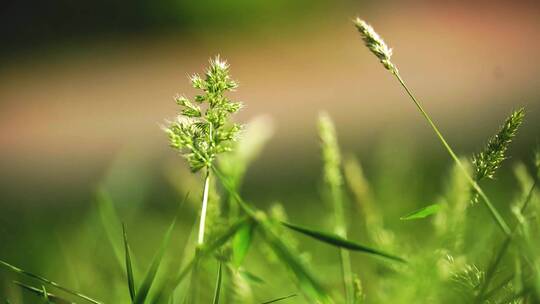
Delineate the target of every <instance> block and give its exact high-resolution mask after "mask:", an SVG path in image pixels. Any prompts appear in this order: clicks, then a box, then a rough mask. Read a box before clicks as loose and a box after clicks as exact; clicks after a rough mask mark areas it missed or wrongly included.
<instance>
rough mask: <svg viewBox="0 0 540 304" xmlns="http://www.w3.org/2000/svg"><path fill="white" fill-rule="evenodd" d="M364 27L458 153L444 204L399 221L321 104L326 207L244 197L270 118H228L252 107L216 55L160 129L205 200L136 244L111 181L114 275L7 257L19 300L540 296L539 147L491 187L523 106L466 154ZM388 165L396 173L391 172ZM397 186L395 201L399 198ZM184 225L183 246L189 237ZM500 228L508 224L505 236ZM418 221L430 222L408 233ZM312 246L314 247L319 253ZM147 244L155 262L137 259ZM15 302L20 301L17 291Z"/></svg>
mask: <svg viewBox="0 0 540 304" xmlns="http://www.w3.org/2000/svg"><path fill="white" fill-rule="evenodd" d="M354 25H355V26H356V28H357V29H358V31H359V32H360V34H361V38H362V40H363V41H364V43H365V45H366V47H367V48H368V49H369V50H370V51H371V52H372V53H373V54H374V55H375V56H376V57H377V58H378V59H379V60H380V61H381V63H382V64H383V67H384V68H385V69H387V70H388V71H389V72H390V73H391V74H392V75H394V76H395V77H396V80H397V81H398V82H399V84H400V85H401V86H402V88H403V89H404V93H405V94H404V95H405V96H406V97H408V98H410V100H411V101H412V102H413V105H414V106H415V107H416V108H417V109H418V110H419V112H420V114H421V115H422V117H423V118H424V119H425V120H426V122H427V123H428V126H429V127H430V128H431V129H432V131H433V132H434V133H435V136H436V137H437V138H438V140H439V141H440V142H441V144H442V145H443V147H444V149H445V150H446V152H447V153H448V154H449V155H450V158H451V160H452V161H453V166H451V167H450V168H449V170H448V173H447V174H446V175H447V176H446V177H442V179H444V180H445V187H444V190H443V191H442V192H441V193H440V194H439V196H438V198H437V199H436V200H434V201H432V202H427V201H418V202H413V203H412V204H410V205H411V207H414V208H411V209H410V210H409V211H408V212H407V213H404V215H401V216H398V217H393V216H389V215H388V211H389V210H388V206H386V208H385V206H384V204H383V202H382V201H380V200H379V199H378V196H377V193H376V192H377V191H378V190H377V189H378V188H377V187H374V185H373V184H374V182H372V181H371V180H370V179H369V178H368V177H367V176H366V175H365V173H364V171H363V168H362V165H361V163H360V162H359V161H358V160H357V159H356V158H355V157H354V156H347V154H346V157H343V154H342V152H341V149H340V147H339V144H338V139H337V134H338V132H337V131H336V128H335V126H334V124H333V122H332V120H331V118H330V116H329V115H328V114H324V113H323V114H321V115H320V116H319V121H318V128H319V137H320V144H321V153H320V154H321V159H322V162H321V163H322V164H321V167H322V169H321V175H322V177H323V178H322V183H321V187H320V190H321V194H322V195H321V200H322V201H325V202H327V203H328V204H326V205H324V204H318V203H317V202H312V203H310V205H301V206H299V208H300V209H301V210H302V213H303V214H304V215H305V216H304V217H303V218H302V221H304V220H306V219H308V220H310V222H309V225H304V224H303V223H300V222H301V219H300V218H299V219H296V218H289V217H288V215H287V212H285V209H284V208H283V206H282V205H281V204H279V203H276V204H274V205H273V206H272V207H271V208H269V209H268V210H267V209H265V208H261V207H258V206H260V204H258V203H257V202H251V201H250V200H248V199H246V198H245V197H244V196H243V195H242V193H241V189H242V182H243V180H244V178H245V174H246V172H247V170H248V167H249V165H250V163H251V162H252V161H253V159H254V158H255V157H256V156H257V154H258V153H259V151H260V150H261V148H262V146H263V145H264V144H265V143H266V141H267V139H268V138H269V137H270V134H271V131H269V128H270V127H269V125H268V123H267V120H264V122H263V123H261V120H256V121H255V122H253V123H250V124H247V125H245V126H243V125H240V124H237V123H235V122H233V121H232V114H234V113H236V112H237V111H239V110H240V109H241V107H242V104H241V103H238V102H235V101H232V100H230V99H229V97H228V94H230V93H232V92H233V91H234V90H235V89H236V88H237V84H236V82H235V81H234V80H232V78H231V77H230V75H229V65H228V64H227V63H226V62H225V61H223V60H222V59H221V58H220V57H219V56H218V57H216V58H214V59H212V60H210V66H209V68H208V70H207V71H206V72H205V74H204V78H202V77H200V76H199V75H194V76H192V77H191V83H192V85H193V87H194V88H195V89H198V90H200V94H199V95H196V96H195V97H194V98H193V102H192V101H190V100H189V99H188V98H186V97H183V96H179V97H177V98H176V102H177V104H178V105H179V107H180V111H179V114H178V117H177V118H176V119H175V120H173V121H171V122H168V123H167V125H166V126H165V127H164V130H165V132H166V133H167V135H168V137H169V140H170V145H171V147H172V148H174V150H175V151H176V152H177V153H179V154H180V155H181V156H182V157H184V158H185V159H186V161H187V165H188V166H187V167H189V169H190V170H191V174H190V175H188V176H186V177H185V179H186V180H188V181H191V182H193V184H200V186H201V187H200V188H201V189H202V191H200V193H201V195H200V200H199V197H198V196H195V197H196V199H195V200H191V198H190V197H189V196H188V195H185V197H184V200H183V201H182V200H179V201H182V203H181V204H180V207H179V210H178V211H177V212H176V213H175V216H174V218H173V219H172V221H170V223H169V225H168V227H167V228H165V229H162V230H164V231H165V232H164V233H163V231H162V232H161V234H162V236H161V235H156V234H155V233H154V234H152V236H151V239H148V240H145V241H144V242H143V243H142V244H144V245H145V247H146V248H141V246H135V245H134V243H132V242H133V240H134V239H141V236H139V235H137V234H136V233H132V232H131V231H132V227H135V229H134V230H137V231H139V232H140V231H144V227H146V226H144V225H143V223H139V222H135V223H130V224H122V223H123V222H125V220H124V219H123V216H122V214H123V213H122V212H119V210H118V207H117V206H116V205H115V203H114V201H113V200H112V198H111V196H110V195H109V194H108V193H107V190H106V189H104V188H102V189H101V190H100V191H99V192H98V195H97V199H96V200H97V204H96V205H97V206H96V212H95V215H96V216H95V217H96V218H98V219H99V220H95V221H89V225H90V226H92V227H94V226H97V225H99V226H100V229H101V230H102V235H103V236H104V241H103V242H102V243H100V244H107V245H108V246H107V250H108V253H107V255H106V257H104V259H106V258H107V257H109V262H108V263H104V264H103V266H102V267H98V266H100V265H98V264H99V263H100V261H99V259H98V258H102V257H96V260H91V263H90V264H91V265H92V263H96V264H94V265H93V266H94V267H93V268H92V272H95V273H99V272H100V271H104V272H105V273H106V274H107V275H108V277H107V284H105V285H104V286H106V287H102V288H100V289H98V288H96V289H95V290H92V288H91V287H89V284H87V285H85V287H86V288H85V289H81V290H85V291H84V292H82V293H81V292H79V291H76V290H74V289H73V288H71V287H67V286H68V285H70V284H69V282H67V281H66V280H65V279H62V282H64V283H57V282H56V281H52V280H49V279H47V278H45V277H44V276H41V275H38V274H35V273H34V272H31V271H27V270H23V269H21V268H19V267H17V266H15V265H13V264H11V263H9V262H7V261H4V260H0V266H2V268H3V269H5V270H7V271H9V272H10V273H12V274H13V275H14V276H15V277H16V281H14V284H10V285H9V286H10V287H9V288H8V289H7V290H9V291H10V293H11V294H12V295H13V294H17V292H16V291H14V290H18V291H19V292H20V293H18V299H19V302H20V303H22V300H21V299H30V300H32V301H41V302H43V303H73V302H89V303H94V304H99V303H134V304H144V303H156V304H157V303H167V304H169V303H210V302H211V303H215V304H217V303H278V302H283V303H347V304H359V303H389V302H391V303H425V302H431V303H538V302H540V276H539V275H540V259H539V255H538V252H539V249H540V246H539V244H538V242H536V241H535V240H537V239H538V232H539V231H538V228H539V224H540V222H539V221H538V217H537V216H536V215H537V212H538V211H539V210H538V208H539V207H540V206H539V201H538V194H537V191H538V190H537V183H538V178H539V172H540V151H536V152H534V153H535V154H534V164H533V166H532V168H533V171H532V174H531V173H529V172H528V171H527V169H526V168H527V167H526V166H525V165H523V164H518V165H516V176H517V177H518V180H519V185H520V187H519V189H515V193H516V195H517V198H516V199H515V200H514V201H513V202H506V201H503V202H499V204H495V203H494V201H493V200H492V199H493V197H496V196H494V195H493V194H491V193H489V196H488V192H487V191H485V190H484V184H483V183H485V182H487V180H489V179H493V178H494V177H495V175H496V174H497V171H498V170H499V168H500V167H501V166H503V165H504V163H505V160H506V159H507V158H508V155H507V153H508V149H509V146H510V144H511V141H512V139H513V138H514V137H515V136H516V135H517V132H518V130H519V128H520V126H521V125H522V123H523V120H524V117H525V111H524V110H523V109H519V110H517V111H514V112H512V113H511V114H510V116H509V117H508V118H507V119H506V120H505V121H504V122H503V123H502V126H501V128H500V129H499V130H498V131H497V132H496V133H495V135H494V136H493V137H492V138H491V139H489V140H488V141H487V142H488V143H487V145H486V147H485V148H484V149H483V150H482V151H480V152H478V153H476V154H474V155H472V156H470V157H459V156H458V154H457V153H456V152H455V151H454V149H453V148H452V147H451V145H450V144H449V142H448V141H447V140H446V138H445V137H444V136H443V133H442V132H441V130H440V129H439V127H438V125H437V124H436V122H435V121H434V120H433V119H432V118H431V116H430V115H429V114H428V112H427V111H426V110H425V108H424V106H423V104H421V103H420V101H419V100H418V99H417V98H416V96H415V95H414V94H413V93H412V91H411V89H410V88H409V87H408V86H407V85H406V84H405V81H404V80H403V78H402V76H401V74H400V72H399V71H398V68H397V65H396V64H395V63H394V62H392V60H391V56H392V51H391V49H390V48H389V47H388V46H387V45H386V43H385V42H384V41H383V40H382V39H381V37H380V36H379V35H378V34H377V33H376V32H375V31H374V29H373V28H372V27H371V26H369V25H368V24H367V23H366V22H364V21H363V20H361V19H356V20H355V21H354ZM239 134H242V135H241V136H238V135H239ZM396 148H397V149H399V148H403V147H396ZM407 161H408V160H407V159H403V160H399V162H398V163H399V164H403V163H405V162H407ZM524 168H525V169H524ZM394 169H395V168H394ZM175 170H176V168H175ZM381 172H382V173H384V174H385V176H388V178H389V179H393V178H394V176H393V174H394V173H395V172H393V170H382V171H381ZM439 175H443V176H444V175H445V174H443V173H441V174H439ZM201 182H202V183H201ZM394 182H395V183H398V182H400V181H399V180H395V181H394ZM495 182H499V181H495ZM174 183H177V181H176V180H175V181H174ZM480 183H482V185H481V184H480ZM268 186H270V185H268ZM190 190H195V191H193V192H192V193H197V192H199V191H198V189H190ZM384 190H386V189H384ZM411 191H413V190H411ZM388 195H389V196H391V197H392V198H394V199H395V200H396V201H399V200H400V199H402V196H403V193H397V192H396V193H389V194H388ZM179 197H180V196H179ZM419 197H424V195H422V194H421V195H419ZM283 199H287V198H286V197H284V198H283ZM477 200H481V201H482V202H483V204H484V206H485V207H486V208H487V211H488V212H487V213H486V215H488V216H489V219H490V220H491V222H486V221H485V218H484V217H482V216H479V215H478V214H481V213H480V211H482V210H478V209H479V207H478V205H477V204H475V202H476V201H477ZM184 202H186V203H185V204H184ZM390 207H395V205H393V206H392V205H391V206H390ZM188 210H189V211H191V210H200V211H199V212H200V215H199V216H198V224H196V223H193V225H190V224H186V223H182V222H181V220H180V218H182V220H184V221H186V217H185V216H182V215H185V213H188ZM315 214H323V215H324V216H323V218H318V217H316V216H315ZM193 217H194V216H191V217H189V216H188V218H193ZM188 221H189V220H188ZM509 223H510V224H509ZM181 224H182V225H183V226H182V229H181V230H182V231H184V234H185V235H186V238H187V241H186V242H185V243H181V242H179V237H178V234H179V229H178V226H179V225H181ZM490 224H495V225H496V226H497V227H499V229H500V230H501V231H502V233H503V234H502V239H501V235H500V234H496V233H494V232H495V231H493V229H491V228H490V227H491V225H490ZM414 225H420V226H419V227H421V228H420V229H416V230H411V229H409V227H411V226H414ZM188 227H191V228H188ZM195 227H197V229H195ZM395 227H399V228H400V229H392V228H395ZM510 227H511V228H510ZM186 231H188V232H187V233H186ZM128 236H129V238H128ZM300 241H302V243H300ZM138 244H139V245H140V244H141V242H138ZM494 244H495V246H493V245H494ZM85 245H88V246H90V244H89V243H88V244H85ZM486 246H488V247H487V248H488V249H487V250H486ZM492 247H495V248H496V250H494V251H492V250H491V248H492ZM306 248H312V249H315V250H312V251H311V253H310V252H306ZM142 251H146V252H151V254H152V255H153V257H152V258H151V259H150V260H149V261H148V259H144V258H143V259H140V258H136V257H137V256H141V255H142V254H140V252H142ZM140 261H147V262H146V263H144V264H141V263H140ZM113 265H114V266H113ZM143 265H144V266H143ZM139 269H146V271H145V272H141V271H139ZM75 273H78V272H75ZM81 275H83V273H82V272H81ZM22 280H24V281H22ZM113 282H120V283H119V284H116V283H113ZM77 289H78V288H77ZM102 297H103V298H102ZM30 300H28V301H30ZM5 301H6V303H19V302H16V301H15V300H13V299H8V296H6V298H5Z"/></svg>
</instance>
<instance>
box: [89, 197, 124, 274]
mask: <svg viewBox="0 0 540 304" xmlns="http://www.w3.org/2000/svg"><path fill="white" fill-rule="evenodd" d="M96 203H97V207H98V212H99V216H100V219H101V224H102V225H103V229H104V230H105V235H106V236H107V239H108V240H109V243H110V244H111V246H112V249H113V252H114V256H115V258H116V260H117V262H118V265H119V266H120V268H121V269H122V271H124V269H123V268H124V265H125V264H124V258H123V254H122V247H121V246H120V240H118V236H120V235H121V234H120V233H121V231H120V229H119V228H118V227H121V225H122V222H121V221H120V219H119V217H118V214H117V213H116V210H115V209H114V205H113V202H112V200H111V197H110V196H109V194H108V193H107V191H106V190H104V189H99V190H98V191H97V193H96Z"/></svg>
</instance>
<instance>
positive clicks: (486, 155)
mask: <svg viewBox="0 0 540 304" xmlns="http://www.w3.org/2000/svg"><path fill="white" fill-rule="evenodd" d="M524 117H525V110H524V109H519V110H517V111H514V112H513V113H512V114H511V115H510V116H509V117H508V118H507V119H506V120H505V122H504V124H503V125H502V126H501V128H500V129H499V132H497V134H495V136H493V137H492V138H490V139H489V141H488V144H487V146H486V148H485V149H484V151H482V152H480V153H478V154H476V155H474V156H473V160H472V163H473V165H474V168H475V180H476V181H479V180H482V179H484V178H490V179H493V177H494V175H495V172H496V171H497V169H499V167H500V166H501V164H502V162H503V161H504V160H505V159H506V155H505V154H506V150H507V149H508V146H509V145H510V142H512V139H513V138H514V136H516V134H517V131H518V129H519V126H521V123H522V122H523V118H524Z"/></svg>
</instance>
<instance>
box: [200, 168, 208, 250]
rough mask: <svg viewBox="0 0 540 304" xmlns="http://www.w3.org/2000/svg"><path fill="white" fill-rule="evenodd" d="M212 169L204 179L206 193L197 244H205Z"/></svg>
mask: <svg viewBox="0 0 540 304" xmlns="http://www.w3.org/2000/svg"><path fill="white" fill-rule="evenodd" d="M209 184H210V169H208V170H207V171H206V177H205V179H204V191H203V199H202V209H201V220H200V223H199V238H198V241H197V244H199V245H202V244H203V243H204V223H205V221H206V210H207V209H208V188H209V187H210V185H209Z"/></svg>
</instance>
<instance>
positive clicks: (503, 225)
mask: <svg viewBox="0 0 540 304" xmlns="http://www.w3.org/2000/svg"><path fill="white" fill-rule="evenodd" d="M392 73H393V74H394V75H395V76H396V78H397V79H398V81H399V83H400V84H401V86H402V87H403V88H404V89H405V91H406V92H407V94H408V95H409V97H410V98H411V99H412V101H413V102H414V104H415V105H416V107H417V108H418V110H419V111H420V113H421V114H422V116H424V118H425V119H426V120H427V122H428V123H429V125H430V126H431V128H432V129H433V131H434V132H435V134H437V137H438V138H439V140H440V141H441V143H442V144H443V146H444V147H445V148H446V150H447V151H448V153H449V154H450V156H451V157H452V159H454V161H455V162H456V163H457V165H458V167H459V168H460V169H461V170H462V171H463V174H464V175H465V177H466V178H467V180H468V181H469V183H470V184H471V186H472V187H473V188H474V190H476V191H477V192H478V194H479V195H480V197H481V198H482V200H483V202H484V203H485V205H486V206H487V207H488V209H489V211H490V213H491V216H492V217H493V219H494V220H495V222H497V224H498V226H499V228H501V230H502V231H503V232H504V234H506V235H507V236H510V235H511V231H510V228H508V225H507V224H506V222H505V221H504V219H503V218H502V216H501V215H500V214H499V212H498V211H497V209H496V208H495V207H494V206H493V204H492V203H491V201H490V200H489V198H488V197H487V195H486V194H485V193H484V191H483V190H482V188H480V186H479V185H478V183H477V182H476V181H475V180H474V179H473V178H472V177H471V175H470V174H469V173H468V172H467V169H465V166H464V165H463V163H462V162H461V160H460V159H459V157H458V156H457V155H456V153H454V150H452V148H451V147H450V145H449V144H448V142H447V141H446V139H444V136H443V135H442V134H441V132H440V131H439V128H438V127H437V125H435V123H434V122H433V120H431V117H430V116H429V115H428V113H427V112H426V111H425V110H424V108H423V107H422V105H421V104H420V102H418V100H417V99H416V97H415V96H414V94H413V93H412V92H411V90H410V89H409V88H408V87H407V85H406V84H405V82H404V81H403V79H402V78H401V76H400V75H399V72H398V71H397V70H393V71H392Z"/></svg>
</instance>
